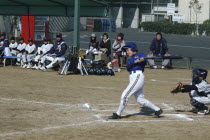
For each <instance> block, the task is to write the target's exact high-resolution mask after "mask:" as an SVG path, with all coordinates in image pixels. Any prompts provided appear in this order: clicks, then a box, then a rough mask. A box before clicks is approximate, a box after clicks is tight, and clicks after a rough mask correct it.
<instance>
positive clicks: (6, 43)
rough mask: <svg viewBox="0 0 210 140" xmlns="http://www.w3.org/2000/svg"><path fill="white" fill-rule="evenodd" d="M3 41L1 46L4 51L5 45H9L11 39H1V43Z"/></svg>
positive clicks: (0, 49) (0, 48)
mask: <svg viewBox="0 0 210 140" xmlns="http://www.w3.org/2000/svg"><path fill="white" fill-rule="evenodd" d="M1 42H3V46H2V47H0V51H3V50H4V49H5V47H9V41H8V39H0V43H1Z"/></svg>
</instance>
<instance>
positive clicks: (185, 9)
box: [178, 0, 210, 24]
mask: <svg viewBox="0 0 210 140" xmlns="http://www.w3.org/2000/svg"><path fill="white" fill-rule="evenodd" d="M190 1H191V0H179V10H178V11H179V13H182V14H183V15H184V16H185V18H184V22H185V23H198V24H202V23H203V22H204V21H205V20H207V19H210V0H198V1H199V5H200V6H201V8H200V10H199V9H198V8H194V7H193V6H191V5H190ZM198 7H199V6H198Z"/></svg>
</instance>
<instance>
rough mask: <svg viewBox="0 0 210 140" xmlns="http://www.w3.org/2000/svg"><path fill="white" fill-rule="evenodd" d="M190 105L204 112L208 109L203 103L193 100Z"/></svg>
mask: <svg viewBox="0 0 210 140" xmlns="http://www.w3.org/2000/svg"><path fill="white" fill-rule="evenodd" d="M190 103H191V105H192V106H194V107H195V108H197V109H199V110H204V109H206V106H205V105H204V104H203V103H200V102H198V101H197V100H195V99H193V98H191V100H190Z"/></svg>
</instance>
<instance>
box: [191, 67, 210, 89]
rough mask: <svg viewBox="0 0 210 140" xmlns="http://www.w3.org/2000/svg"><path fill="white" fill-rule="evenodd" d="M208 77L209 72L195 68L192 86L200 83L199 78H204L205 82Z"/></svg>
mask: <svg viewBox="0 0 210 140" xmlns="http://www.w3.org/2000/svg"><path fill="white" fill-rule="evenodd" d="M207 75H208V71H207V70H204V69H199V68H194V69H193V71H192V84H193V85H195V84H198V83H200V82H201V80H200V79H199V77H203V79H204V80H205V79H206V77H207Z"/></svg>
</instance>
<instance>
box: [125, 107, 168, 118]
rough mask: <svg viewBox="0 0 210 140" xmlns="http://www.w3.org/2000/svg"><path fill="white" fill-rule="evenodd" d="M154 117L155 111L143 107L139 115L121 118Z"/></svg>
mask: <svg viewBox="0 0 210 140" xmlns="http://www.w3.org/2000/svg"><path fill="white" fill-rule="evenodd" d="M153 115H154V110H151V109H150V108H146V107H141V108H140V112H139V113H134V114H128V115H126V116H121V118H130V117H133V116H150V117H152V116H153ZM163 117H164V116H160V118H163Z"/></svg>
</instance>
